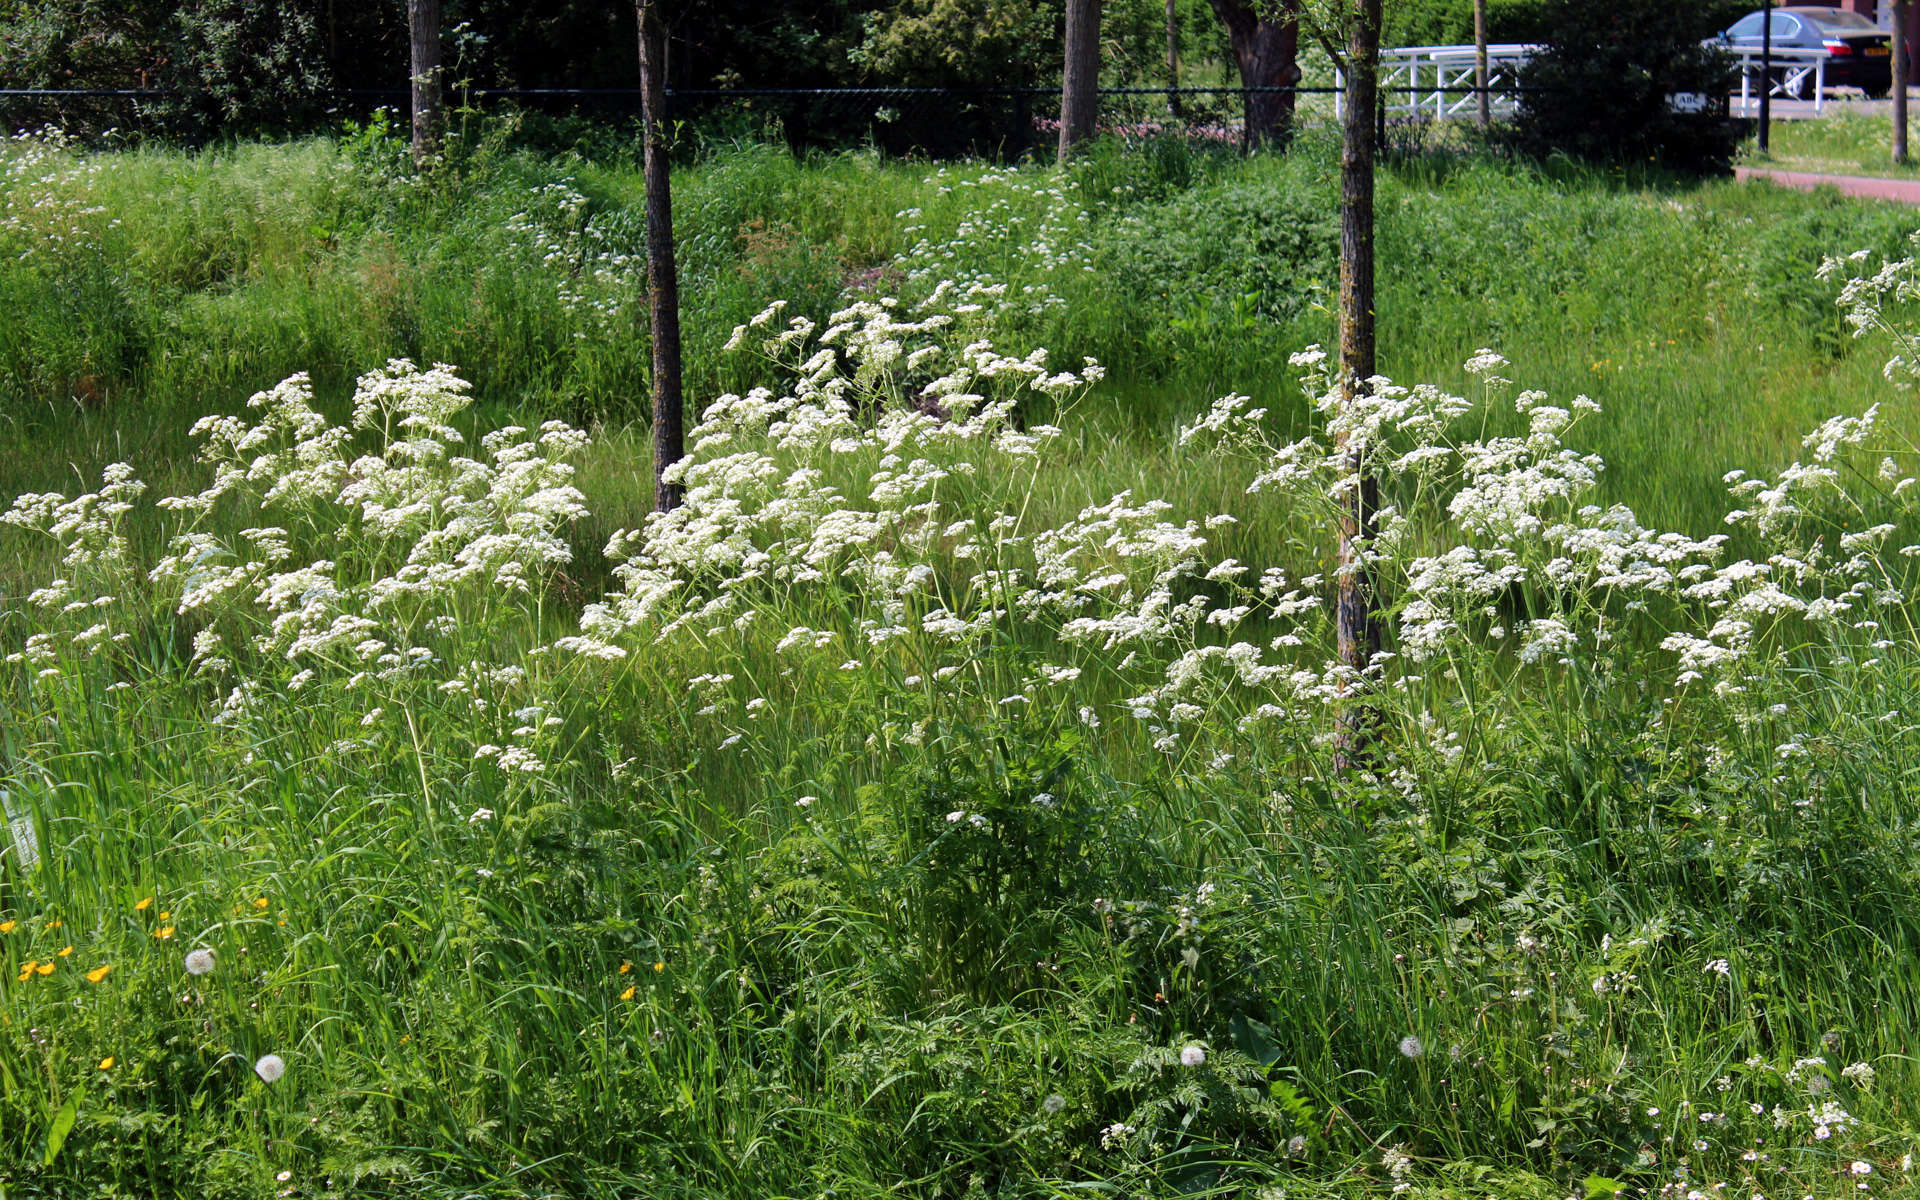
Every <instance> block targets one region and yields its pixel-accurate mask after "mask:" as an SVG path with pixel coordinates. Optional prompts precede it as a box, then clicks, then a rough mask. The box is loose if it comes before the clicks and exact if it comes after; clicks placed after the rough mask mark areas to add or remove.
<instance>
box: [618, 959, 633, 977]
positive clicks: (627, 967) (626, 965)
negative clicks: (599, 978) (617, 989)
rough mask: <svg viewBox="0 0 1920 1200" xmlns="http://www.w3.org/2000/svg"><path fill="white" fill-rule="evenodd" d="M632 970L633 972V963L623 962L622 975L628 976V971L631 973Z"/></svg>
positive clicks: (621, 965) (621, 966)
mask: <svg viewBox="0 0 1920 1200" xmlns="http://www.w3.org/2000/svg"><path fill="white" fill-rule="evenodd" d="M631 970H633V964H632V963H630V962H623V963H621V964H620V973H621V974H622V975H625V974H626V973H627V972H628V971H631Z"/></svg>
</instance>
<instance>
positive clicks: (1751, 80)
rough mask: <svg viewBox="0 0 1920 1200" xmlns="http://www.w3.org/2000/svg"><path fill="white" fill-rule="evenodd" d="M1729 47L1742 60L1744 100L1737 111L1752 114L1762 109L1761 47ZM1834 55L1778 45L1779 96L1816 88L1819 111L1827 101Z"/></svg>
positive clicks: (1794, 95) (1775, 87)
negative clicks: (1759, 93)
mask: <svg viewBox="0 0 1920 1200" xmlns="http://www.w3.org/2000/svg"><path fill="white" fill-rule="evenodd" d="M1728 50H1729V51H1731V52H1732V54H1733V56H1734V58H1735V59H1737V60H1738V61H1739V63H1740V100H1739V106H1738V108H1737V109H1736V110H1735V112H1736V115H1742V116H1751V115H1752V114H1753V113H1756V112H1758V111H1759V109H1760V98H1759V97H1758V96H1757V95H1755V90H1756V89H1755V86H1754V85H1755V84H1756V83H1758V82H1759V79H1760V50H1759V48H1758V47H1749V46H1729V47H1728ZM1831 57H1832V55H1829V54H1828V53H1827V52H1826V51H1825V50H1782V49H1781V48H1780V47H1778V46H1775V47H1774V48H1773V70H1774V74H1775V78H1774V80H1773V87H1772V88H1771V89H1770V90H1771V91H1772V93H1773V94H1774V95H1776V96H1790V97H1792V98H1793V99H1796V100H1798V99H1800V98H1801V97H1803V96H1805V95H1806V94H1807V92H1808V90H1812V92H1813V111H1814V114H1815V115H1816V116H1817V115H1819V113H1820V112H1821V111H1822V110H1823V109H1824V108H1825V107H1826V103H1827V59H1829V58H1831Z"/></svg>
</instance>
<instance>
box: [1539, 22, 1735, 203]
mask: <svg viewBox="0 0 1920 1200" xmlns="http://www.w3.org/2000/svg"><path fill="white" fill-rule="evenodd" d="M1542 24H1543V28H1542V31H1541V32H1542V38H1541V41H1542V46H1541V49H1540V50H1539V51H1538V52H1537V53H1536V54H1535V55H1534V56H1533V57H1532V59H1530V60H1529V61H1528V62H1527V64H1526V65H1525V66H1524V67H1523V68H1522V69H1521V71H1520V88H1521V93H1522V94H1521V100H1520V110H1519V113H1518V115H1517V117H1516V119H1515V121H1514V126H1513V132H1512V135H1511V142H1512V145H1513V146H1514V147H1515V148H1517V149H1519V150H1520V151H1521V152H1523V153H1525V154H1529V155H1532V156H1534V157H1536V158H1547V157H1550V156H1552V155H1556V154H1565V155H1569V156H1571V157H1573V158H1576V159H1579V160H1582V161H1586V162H1613V163H1619V162H1625V163H1649V162H1651V163H1656V164H1658V165H1661V166H1665V167H1670V168H1673V169H1677V170H1682V171H1703V172H1724V171H1726V169H1727V167H1728V164H1729V163H1730V162H1731V161H1732V159H1733V152H1734V148H1735V146H1736V144H1737V143H1738V140H1739V127H1738V126H1737V125H1736V124H1735V123H1734V122H1732V121H1731V120H1729V119H1728V118H1727V117H1726V116H1725V115H1724V113H1722V112H1719V111H1716V110H1715V109H1712V108H1710V109H1709V111H1708V112H1707V113H1699V114H1689V113H1678V112H1675V111H1674V110H1673V108H1672V106H1671V103H1670V101H1669V97H1671V96H1672V95H1674V94H1675V93H1680V92H1696V93H1700V94H1702V95H1705V96H1709V97H1714V98H1716V99H1717V98H1718V97H1722V96H1725V95H1726V94H1727V93H1728V92H1729V91H1730V90H1731V89H1732V87H1733V82H1734V69H1733V64H1732V60H1731V59H1730V58H1729V57H1728V56H1727V55H1726V54H1725V52H1723V51H1720V50H1718V49H1713V48H1709V47H1707V46H1704V45H1702V43H1701V41H1700V39H1701V38H1703V37H1705V36H1706V35H1707V34H1709V33H1711V32H1712V30H1713V28H1714V26H1713V25H1712V24H1710V23H1709V22H1708V21H1707V19H1706V14H1703V13H1702V12H1700V11H1694V10H1683V9H1681V8H1679V7H1676V6H1675V5H1672V4H1668V3H1664V2H1663V0H1619V2H1617V3H1610V4H1605V5H1596V4H1592V3H1589V2H1587V0H1548V2H1547V5H1546V7H1545V9H1544V11H1543V21H1542Z"/></svg>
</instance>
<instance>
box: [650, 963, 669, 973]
mask: <svg viewBox="0 0 1920 1200" xmlns="http://www.w3.org/2000/svg"><path fill="white" fill-rule="evenodd" d="M653 969H654V970H656V971H664V970H666V969H667V964H666V963H663V962H657V963H655V964H653Z"/></svg>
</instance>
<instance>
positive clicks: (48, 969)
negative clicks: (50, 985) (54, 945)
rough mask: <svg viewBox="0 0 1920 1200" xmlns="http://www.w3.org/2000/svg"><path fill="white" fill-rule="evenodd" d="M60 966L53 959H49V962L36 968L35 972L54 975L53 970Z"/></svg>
mask: <svg viewBox="0 0 1920 1200" xmlns="http://www.w3.org/2000/svg"><path fill="white" fill-rule="evenodd" d="M59 965H60V964H58V963H56V962H54V961H53V960H52V959H48V960H47V961H45V962H43V963H41V964H40V965H39V966H37V967H35V968H34V970H36V971H38V972H40V973H41V974H42V975H51V974H53V969H54V968H55V967H56V966H59Z"/></svg>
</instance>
